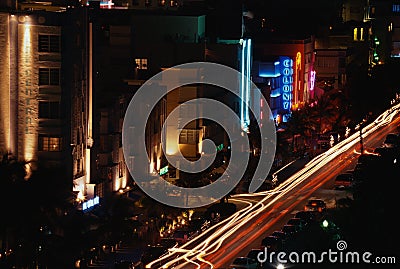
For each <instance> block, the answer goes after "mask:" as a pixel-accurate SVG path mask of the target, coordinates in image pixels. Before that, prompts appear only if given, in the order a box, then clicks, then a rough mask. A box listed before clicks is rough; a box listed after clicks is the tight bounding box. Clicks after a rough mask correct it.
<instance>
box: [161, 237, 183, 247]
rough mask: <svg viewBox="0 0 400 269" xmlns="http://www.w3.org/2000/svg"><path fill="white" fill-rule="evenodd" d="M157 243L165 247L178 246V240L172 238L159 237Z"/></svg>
mask: <svg viewBox="0 0 400 269" xmlns="http://www.w3.org/2000/svg"><path fill="white" fill-rule="evenodd" d="M158 244H159V245H161V246H163V247H166V248H174V247H177V246H178V242H177V241H176V240H175V239H173V238H161V240H160V242H159V243H158Z"/></svg>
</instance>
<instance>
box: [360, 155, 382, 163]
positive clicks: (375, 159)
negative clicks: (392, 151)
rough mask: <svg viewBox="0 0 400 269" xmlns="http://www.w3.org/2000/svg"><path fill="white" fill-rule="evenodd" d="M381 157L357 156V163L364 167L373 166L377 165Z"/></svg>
mask: <svg viewBox="0 0 400 269" xmlns="http://www.w3.org/2000/svg"><path fill="white" fill-rule="evenodd" d="M381 159H382V158H381V156H379V155H378V154H365V153H364V154H361V155H360V156H358V159H357V163H362V164H365V165H374V164H378V162H379V161H380V160H381Z"/></svg>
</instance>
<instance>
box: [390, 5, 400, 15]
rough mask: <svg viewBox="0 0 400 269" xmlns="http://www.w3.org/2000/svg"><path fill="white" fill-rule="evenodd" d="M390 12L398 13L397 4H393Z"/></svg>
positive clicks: (399, 9)
mask: <svg viewBox="0 0 400 269" xmlns="http://www.w3.org/2000/svg"><path fill="white" fill-rule="evenodd" d="M392 11H393V12H394V13H397V12H400V5H399V4H393V6H392Z"/></svg>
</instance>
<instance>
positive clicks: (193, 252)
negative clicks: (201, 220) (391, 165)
mask: <svg viewBox="0 0 400 269" xmlns="http://www.w3.org/2000/svg"><path fill="white" fill-rule="evenodd" d="M399 112H400V104H397V105H395V106H393V107H392V108H390V109H388V110H387V111H385V112H384V113H382V114H381V115H380V116H378V117H377V118H376V120H375V121H374V122H372V123H370V124H369V125H367V126H365V127H364V128H363V130H362V134H363V138H366V137H368V136H369V135H371V134H372V133H374V132H375V131H376V130H378V129H379V128H381V127H383V126H385V125H387V124H389V123H391V122H392V121H393V119H394V117H395V116H397V115H398V114H399ZM359 142H360V137H359V133H358V132H356V133H354V134H352V135H351V136H349V137H347V138H346V139H344V140H342V141H341V142H339V143H337V144H336V145H334V146H333V147H331V148H330V149H329V150H327V151H326V152H324V153H322V154H320V155H319V156H317V157H315V158H314V159H312V160H311V161H310V162H309V163H307V164H306V165H305V166H304V168H303V169H301V170H300V171H298V172H297V173H295V174H294V175H292V176H291V177H289V178H288V179H287V180H285V181H284V182H282V183H281V184H280V185H279V186H277V187H276V188H275V189H274V190H270V191H263V192H258V193H253V194H238V195H233V196H232V198H231V200H232V201H235V202H241V203H247V206H246V207H245V208H243V209H241V210H239V211H238V212H236V213H235V214H233V215H232V216H230V217H228V218H226V219H224V220H223V221H221V222H220V223H218V224H216V225H214V226H213V227H210V228H209V229H207V230H206V231H204V232H203V233H202V234H200V235H198V236H197V237H195V238H194V239H192V240H190V241H189V242H187V243H185V244H184V245H182V246H181V247H180V248H175V249H170V253H169V254H167V255H164V256H163V257H161V258H160V259H157V260H155V261H153V262H151V263H150V264H147V265H146V268H151V267H152V266H153V265H154V264H156V263H158V262H165V263H164V265H163V266H162V268H172V267H174V268H184V267H185V266H187V265H188V264H189V263H190V264H192V265H194V266H195V267H196V268H200V267H201V265H204V264H207V265H208V266H209V267H210V268H211V269H212V268H214V265H213V264H212V263H211V262H210V261H207V260H206V259H205V257H206V256H207V255H210V254H212V253H215V252H217V251H218V250H219V249H220V247H221V245H222V244H223V243H224V241H225V240H226V239H227V238H229V237H230V236H232V235H233V234H234V233H235V232H236V231H237V230H238V229H240V228H241V227H242V226H243V225H245V224H246V223H248V222H249V221H251V220H252V219H253V218H255V217H256V216H258V215H259V214H260V213H262V212H265V210H266V209H267V208H269V207H271V206H272V205H274V203H275V202H276V201H278V200H279V199H280V198H281V197H282V196H284V195H285V194H287V193H288V192H290V191H291V190H293V189H294V188H296V187H297V186H298V185H299V184H300V183H302V182H304V181H305V180H306V179H307V178H308V177H309V176H311V175H312V174H314V173H315V172H317V171H318V170H320V169H321V168H323V167H324V166H325V165H326V164H328V163H329V162H331V161H332V160H334V159H335V158H337V157H338V156H339V155H341V154H343V153H344V152H346V151H348V150H349V149H351V148H352V147H354V146H355V145H356V144H357V143H359ZM260 195H264V196H265V197H264V198H262V199H261V200H260V201H259V202H254V203H253V202H249V201H247V200H244V199H241V198H249V197H256V196H260ZM270 198H272V199H271V200H270V201H269V202H268V203H266V202H267V201H268V199H270ZM264 203H265V204H264ZM200 240H201V242H200V243H197V245H195V246H194V247H191V249H187V248H188V247H190V246H192V245H194V244H195V243H196V242H197V241H200ZM182 253H184V254H183V255H182ZM196 260H197V261H198V262H196Z"/></svg>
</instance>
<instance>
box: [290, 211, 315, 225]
mask: <svg viewBox="0 0 400 269" xmlns="http://www.w3.org/2000/svg"><path fill="white" fill-rule="evenodd" d="M294 217H295V218H299V219H302V220H304V221H306V222H307V223H312V222H315V221H317V214H315V212H314V211H304V210H302V211H298V212H296V214H295V215H294Z"/></svg>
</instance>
